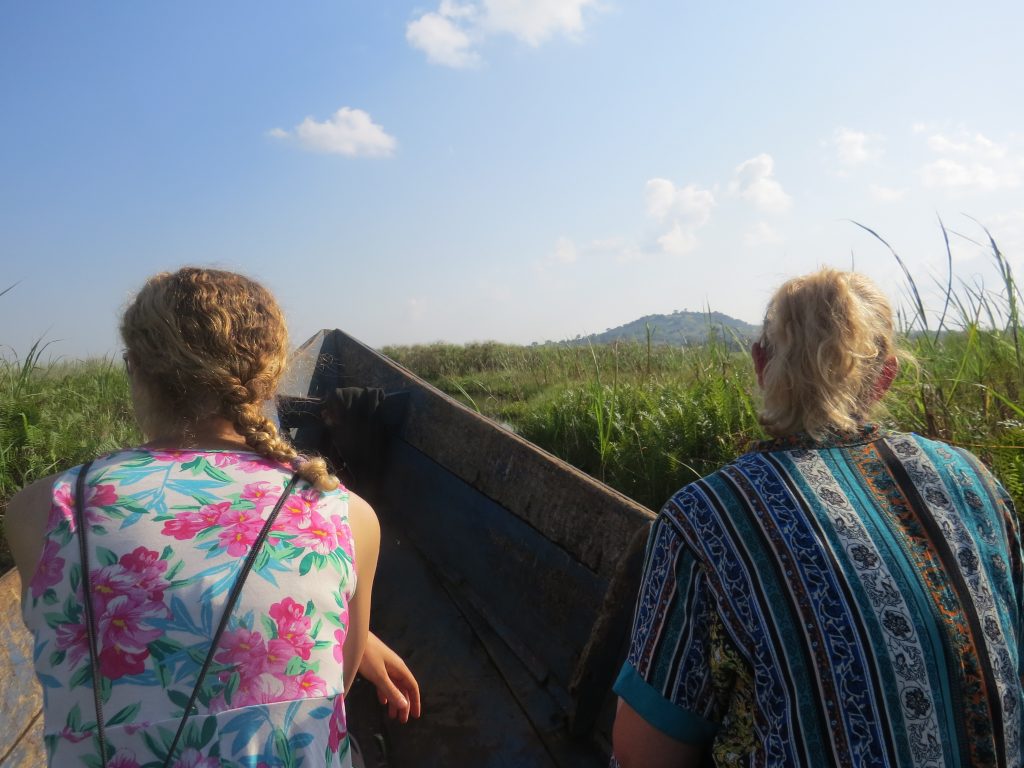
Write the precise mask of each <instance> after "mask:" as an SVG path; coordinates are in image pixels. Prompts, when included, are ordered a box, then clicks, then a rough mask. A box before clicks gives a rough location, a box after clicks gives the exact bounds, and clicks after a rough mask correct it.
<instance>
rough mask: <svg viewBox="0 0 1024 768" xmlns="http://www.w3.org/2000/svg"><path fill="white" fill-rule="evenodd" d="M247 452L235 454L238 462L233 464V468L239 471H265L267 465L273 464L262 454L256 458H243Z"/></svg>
mask: <svg viewBox="0 0 1024 768" xmlns="http://www.w3.org/2000/svg"><path fill="white" fill-rule="evenodd" d="M245 455H247V454H237V457H238V463H237V464H235V469H237V470H238V471H240V472H249V473H252V472H265V471H266V470H267V469H268V468H269V467H271V466H273V465H272V463H271V461H270V459H265V458H263V457H262V456H260V457H259V458H256V459H244V458H242V457H243V456H245Z"/></svg>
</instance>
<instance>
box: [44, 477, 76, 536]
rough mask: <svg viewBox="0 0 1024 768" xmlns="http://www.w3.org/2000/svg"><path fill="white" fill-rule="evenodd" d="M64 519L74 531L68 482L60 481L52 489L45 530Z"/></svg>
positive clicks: (55, 525)
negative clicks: (51, 499)
mask: <svg viewBox="0 0 1024 768" xmlns="http://www.w3.org/2000/svg"><path fill="white" fill-rule="evenodd" d="M65 520H67V521H68V524H69V525H70V526H71V530H72V532H74V530H75V512H74V508H73V506H72V504H71V484H70V483H60V484H58V485H57V486H56V487H55V488H54V489H53V503H52V504H51V505H50V516H49V517H48V518H47V519H46V530H47V531H52V530H53V529H54V528H56V527H57V526H58V525H60V523H62V522H63V521H65Z"/></svg>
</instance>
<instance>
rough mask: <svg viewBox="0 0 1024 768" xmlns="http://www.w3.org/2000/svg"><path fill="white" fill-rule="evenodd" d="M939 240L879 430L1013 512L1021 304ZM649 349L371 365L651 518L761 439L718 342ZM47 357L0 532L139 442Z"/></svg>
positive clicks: (26, 405)
mask: <svg viewBox="0 0 1024 768" xmlns="http://www.w3.org/2000/svg"><path fill="white" fill-rule="evenodd" d="M940 225H941V222H940ZM859 226H860V225H859ZM864 228H865V229H868V228H867V227H864ZM868 231H871V230H868ZM942 231H943V236H944V239H945V241H946V243H947V267H948V268H949V272H948V274H947V275H946V276H945V279H944V280H943V281H942V282H941V284H940V285H941V288H942V290H943V291H944V300H943V302H942V303H943V306H942V308H941V309H940V310H939V311H938V312H936V313H935V314H934V315H931V314H929V313H928V311H927V309H926V307H925V305H924V302H923V300H922V297H921V292H920V291H919V289H918V285H917V283H916V281H915V278H914V276H913V275H912V274H911V273H910V271H909V270H907V268H906V266H905V264H904V262H903V261H902V259H900V257H899V256H898V254H896V252H895V251H894V250H893V256H894V257H895V258H896V259H897V261H898V262H899V264H900V266H901V267H902V268H903V270H904V274H905V276H906V279H907V292H908V296H909V301H908V302H906V303H905V305H904V306H903V307H901V308H900V309H899V311H898V318H899V323H900V327H901V335H902V344H903V346H904V347H905V348H906V349H907V350H908V351H909V352H910V353H911V355H912V356H913V358H914V360H915V362H914V363H913V364H910V365H905V366H904V367H903V370H902V371H901V373H900V376H899V377H898V378H897V380H896V382H895V384H894V386H893V390H892V393H891V395H890V397H889V398H887V402H888V414H887V416H886V417H885V422H886V423H887V425H888V426H892V427H894V428H897V429H902V430H912V431H915V432H918V433H920V434H923V435H926V436H929V437H935V438H939V439H942V440H947V441H949V442H951V443H954V444H957V445H962V446H964V447H966V448H969V449H970V450H972V451H973V452H974V453H976V454H977V455H978V456H980V457H981V458H982V460H983V461H985V462H986V463H987V464H988V465H989V466H990V467H992V468H993V470H994V471H995V473H996V475H997V476H998V477H999V479H1000V480H1001V481H1002V482H1003V484H1004V485H1005V486H1006V487H1007V489H1008V490H1009V491H1010V493H1011V495H1012V496H1013V498H1014V500H1015V502H1016V504H1017V507H1018V510H1021V509H1024V360H1022V357H1024V354H1022V352H1024V350H1022V344H1024V339H1022V334H1021V317H1020V314H1021V307H1022V306H1024V298H1022V296H1021V290H1020V286H1019V284H1018V283H1017V281H1016V276H1015V275H1014V274H1013V271H1012V269H1011V265H1010V262H1009V261H1008V260H1007V259H1006V257H1005V255H1004V254H1003V253H1002V252H1001V251H1000V249H999V247H998V246H997V245H996V243H995V241H994V239H992V238H991V236H990V235H989V234H988V232H987V231H986V232H985V235H986V240H985V241H984V242H983V243H982V244H983V245H986V246H987V248H988V249H989V251H990V253H991V257H992V259H993V260H994V262H995V265H996V267H997V271H998V274H999V275H1000V278H1001V281H1002V283H1001V285H997V286H995V287H994V288H989V287H985V286H983V285H979V284H977V283H968V282H964V281H961V280H957V279H956V278H955V276H954V275H953V274H952V269H951V267H952V258H951V255H950V253H951V251H950V247H949V240H950V235H953V236H954V237H963V236H962V235H960V234H959V233H953V232H950V231H948V230H947V229H946V228H945V227H944V226H943V227H942ZM872 234H875V233H873V232H872ZM876 237H877V235H876ZM879 240H881V238H879ZM882 242H884V241H882ZM886 245H887V246H888V244H887V243H886ZM890 250H892V249H891V247H890ZM0 295H2V293H0ZM712 330H715V329H712ZM652 336H653V334H652V333H651V332H650V331H649V332H648V334H647V338H646V339H645V340H644V341H639V342H631V343H623V342H619V343H615V344H609V345H601V346H587V345H579V344H563V345H548V344H546V345H540V346H529V347H524V346H515V345H509V344H498V343H491V342H488V343H476V344H467V345H464V346H458V345H452V344H431V345H419V346H412V347H386V348H385V349H384V350H383V351H384V353H385V354H387V355H388V356H390V357H392V358H393V359H395V360H397V361H398V362H400V363H402V364H403V365H405V366H406V367H408V368H410V369H411V370H413V371H414V372H416V373H417V374H418V375H420V376H422V377H423V378H425V379H427V380H428V381H430V382H432V383H433V384H435V385H436V386H438V387H439V388H441V389H442V390H444V391H446V392H447V393H449V394H450V395H452V396H453V397H455V398H457V399H459V400H461V401H462V402H464V403H466V404H467V405H468V406H469V407H471V408H473V409H474V410H476V411H477V412H479V413H482V414H484V415H486V416H489V417H492V418H494V419H496V420H498V421H500V422H503V423H505V424H507V425H509V426H510V427H511V428H513V429H515V430H516V431H518V432H519V433H520V434H522V435H523V436H524V437H526V438H527V439H529V440H531V441H533V442H535V443H537V444H538V445H540V446H541V447H543V448H545V449H546V450H548V451H551V452H552V453H554V454H556V455H558V456H560V457H562V458H563V459H565V460H566V461H568V462H570V463H571V464H573V465H575V466H577V467H579V468H580V469H582V470H583V471H585V472H588V473H590V474H592V475H593V476H595V477H598V478H601V479H603V480H604V481H605V482H607V483H608V484H609V485H611V486H613V487H614V488H617V489H618V490H620V491H622V492H623V493H625V494H627V495H629V496H632V497H633V498H635V499H637V500H638V501H640V502H641V503H643V504H646V505H647V506H649V507H653V508H657V507H659V506H660V505H661V504H662V502H663V501H664V500H665V499H666V498H668V497H669V496H670V495H671V494H672V493H673V492H674V491H675V490H676V489H677V488H679V487H680V486H682V485H684V484H685V483H687V482H689V481H691V480H694V479H696V478H698V477H701V476H703V475H705V474H707V473H708V472H711V471H712V470H714V469H716V468H717V467H719V466H721V465H722V464H723V463H725V462H727V461H729V460H730V459H732V458H733V457H735V456H736V455H738V454H739V453H741V452H743V451H744V450H745V449H746V448H747V446H748V445H749V443H750V442H751V441H752V440H755V439H758V438H760V437H762V436H763V435H762V432H761V428H760V426H759V424H758V420H757V407H758V406H757V396H756V383H755V380H754V375H753V370H752V367H751V365H750V363H749V359H748V357H747V354H746V353H745V352H743V351H739V349H740V347H741V346H743V344H742V340H740V339H738V338H737V337H735V335H733V334H731V333H730V332H728V331H727V330H725V329H717V330H716V331H715V332H713V333H711V334H709V339H708V341H707V343H705V344H703V345H700V346H686V347H681V346H670V345H667V344H656V343H653V340H652ZM45 352H46V347H45V345H42V344H36V345H34V346H33V347H32V348H31V349H30V350H29V352H28V353H27V354H26V355H25V356H24V357H23V358H18V357H17V356H14V355H13V354H9V355H8V356H7V357H6V358H0V532H2V523H3V512H4V507H5V505H6V501H7V499H9V498H10V496H11V495H12V494H13V493H14V492H16V491H17V490H18V489H20V488H22V487H24V486H25V485H27V484H29V483H31V482H32V481H34V480H36V479H38V478H41V477H45V476H46V475H48V474H51V473H53V472H57V471H61V470H63V469H66V468H68V467H71V466H74V465H75V464H77V463H80V462H82V461H85V460H87V459H88V458H90V457H92V456H95V455H97V454H100V453H104V452H107V451H111V450H115V449H117V448H119V447H123V446H125V445H131V444H135V443H137V442H139V441H140V436H139V434H138V432H137V429H136V427H135V422H134V419H133V417H132V412H131V405H130V400H129V393H128V381H127V377H126V376H125V373H124V370H123V368H122V366H121V365H120V363H119V362H118V363H116V364H115V363H113V362H112V361H109V360H92V361H85V362H62V361H59V360H58V361H52V360H51V361H49V362H45V363H44V362H43V361H42V357H43V355H44V354H45ZM3 546H4V545H3V539H2V536H0V571H3V570H5V569H6V568H7V567H9V566H10V560H9V556H8V555H7V553H6V552H5V551H3Z"/></svg>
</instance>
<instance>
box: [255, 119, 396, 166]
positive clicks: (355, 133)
mask: <svg viewBox="0 0 1024 768" xmlns="http://www.w3.org/2000/svg"><path fill="white" fill-rule="evenodd" d="M268 135H269V136H271V137H272V138H275V139H280V140H290V141H294V142H296V143H297V144H298V145H299V146H300V147H302V148H303V149H306V150H309V151H310V152H324V153H327V154H332V155H345V156H347V157H360V156H362V157H388V156H390V155H392V154H393V153H394V151H395V147H396V146H397V144H398V142H397V141H396V140H395V137H394V136H391V135H389V134H388V133H387V131H385V130H384V128H383V127H381V126H380V125H378V124H377V123H375V122H373V120H372V119H371V118H370V115H369V114H367V113H366V112H364V111H363V110H361V109H353V108H352V107H342V108H341V109H339V110H338V111H337V112H335V113H334V114H333V115H331V116H330V117H329V118H327V119H326V120H324V121H322V122H319V121H317V120H314V119H313V118H312V117H307V118H306V119H305V120H303V121H302V122H301V123H299V124H298V125H297V126H295V128H293V129H292V130H291V131H286V130H284V129H283V128H274V129H272V130H270V131H268Z"/></svg>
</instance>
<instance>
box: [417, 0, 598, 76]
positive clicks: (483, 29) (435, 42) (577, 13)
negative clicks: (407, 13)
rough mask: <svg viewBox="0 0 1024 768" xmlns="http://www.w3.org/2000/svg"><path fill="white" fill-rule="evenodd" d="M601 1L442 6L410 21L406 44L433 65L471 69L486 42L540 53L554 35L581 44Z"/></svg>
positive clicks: (501, 0) (492, 0)
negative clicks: (501, 38) (498, 38)
mask: <svg viewBox="0 0 1024 768" xmlns="http://www.w3.org/2000/svg"><path fill="white" fill-rule="evenodd" d="M596 5H597V0H474V1H472V2H456V1H455V0H441V3H440V4H439V5H438V7H437V10H434V11H427V12H425V13H423V14H421V15H420V16H418V17H417V18H415V19H413V20H412V21H410V22H409V23H408V24H407V25H406V28H405V39H406V41H408V43H409V45H411V46H412V47H413V48H416V49H418V50H421V51H423V52H424V53H425V54H426V56H427V60H428V61H430V62H431V63H433V64H440V65H442V66H447V67H456V68H463V67H471V66H475V65H476V64H478V63H479V62H480V54H479V52H478V51H477V50H476V49H477V48H478V47H479V46H480V45H482V44H483V43H484V42H485V41H486V40H487V39H488V38H490V37H492V36H495V35H508V36H511V37H513V38H515V39H517V40H519V41H521V42H523V43H526V44H527V45H529V46H533V47H536V46H538V45H541V44H542V43H544V42H546V41H547V40H549V39H550V38H552V37H554V36H555V35H562V36H565V37H569V38H578V37H579V35H580V34H581V33H582V32H583V27H584V10H585V9H586V8H588V7H593V6H596Z"/></svg>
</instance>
